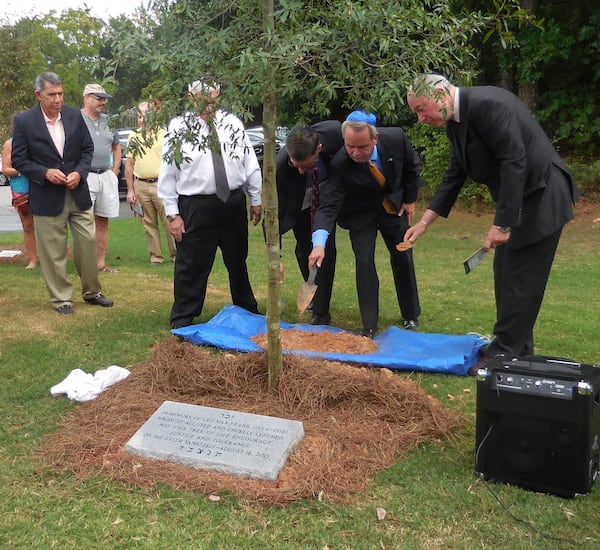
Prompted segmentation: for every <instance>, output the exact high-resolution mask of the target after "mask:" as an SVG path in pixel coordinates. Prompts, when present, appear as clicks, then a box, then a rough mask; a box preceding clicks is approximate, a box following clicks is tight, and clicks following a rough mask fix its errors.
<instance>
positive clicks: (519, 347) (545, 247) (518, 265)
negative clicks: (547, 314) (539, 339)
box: [486, 228, 562, 357]
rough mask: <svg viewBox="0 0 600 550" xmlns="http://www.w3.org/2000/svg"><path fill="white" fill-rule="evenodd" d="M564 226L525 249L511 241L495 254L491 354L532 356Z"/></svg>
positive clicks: (488, 350) (488, 351) (489, 348)
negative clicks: (494, 302) (535, 330)
mask: <svg viewBox="0 0 600 550" xmlns="http://www.w3.org/2000/svg"><path fill="white" fill-rule="evenodd" d="M561 233H562V228H561V229H559V230H558V231H555V232H554V233H552V234H550V235H548V236H547V237H545V238H543V239H541V240H539V241H536V242H535V243H532V244H529V245H527V246H524V247H522V248H518V249H514V248H512V247H511V246H510V241H508V243H507V244H506V245H504V246H499V247H498V248H496V250H495V253H494V291H495V295H496V324H495V325H494V340H493V341H492V342H491V343H490V345H489V346H488V347H487V350H486V354H487V355H489V356H490V357H493V356H494V355H498V354H501V353H502V354H504V355H507V356H523V355H533V353H534V349H533V327H534V325H535V321H536V319H537V316H538V313H539V311H540V307H541V305H542V300H543V298H544V292H545V290H546V284H547V282H548V277H549V275H550V268H551V267H552V262H553V261H554V256H555V254H556V249H557V247H558V241H559V239H560V235H561Z"/></svg>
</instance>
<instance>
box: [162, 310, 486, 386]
mask: <svg viewBox="0 0 600 550" xmlns="http://www.w3.org/2000/svg"><path fill="white" fill-rule="evenodd" d="M280 326H281V328H282V329H284V330H285V329H297V330H305V331H308V332H324V331H328V332H333V333H336V332H347V331H344V330H343V329H340V328H336V327H330V326H325V325H319V326H313V325H307V324H296V325H292V324H290V323H286V322H285V321H281V324H280ZM266 331H267V322H266V317H265V316H264V315H258V314H256V313H250V312H248V311H246V310H245V309H243V308H240V307H237V306H232V305H229V306H225V307H224V308H223V309H222V310H221V311H220V312H219V313H218V314H217V315H215V316H214V317H213V318H212V319H211V320H210V321H208V322H207V323H204V324H199V325H190V326H188V327H183V328H178V329H174V330H172V331H171V332H172V333H173V334H175V335H176V336H179V337H180V338H183V339H184V340H186V341H188V342H191V343H192V344H196V345H200V346H214V347H217V348H220V349H224V350H230V351H243V352H251V351H262V348H261V347H259V346H258V345H257V344H255V343H254V342H253V341H252V340H251V338H252V337H253V336H256V335H258V334H264V333H265V332H266ZM375 342H377V344H379V350H378V351H377V352H376V353H368V354H362V355H358V354H349V353H321V352H315V351H302V350H284V353H286V354H288V353H289V354H294V355H301V356H303V357H311V358H319V359H327V360H330V361H343V362H345V363H360V364H363V365H369V366H373V367H385V368H388V369H397V370H410V371H427V372H439V373H445V374H456V375H459V376H466V375H467V374H468V371H469V368H470V367H472V366H473V365H475V364H476V363H477V354H478V351H479V349H480V348H481V347H483V346H485V345H486V344H487V343H488V341H487V340H486V339H484V338H482V337H481V336H478V335H476V334H467V335H464V336H460V335H449V334H426V333H422V332H413V331H410V330H401V329H399V328H398V327H390V328H389V329H387V330H386V331H384V332H382V333H381V334H378V335H377V336H376V337H375Z"/></svg>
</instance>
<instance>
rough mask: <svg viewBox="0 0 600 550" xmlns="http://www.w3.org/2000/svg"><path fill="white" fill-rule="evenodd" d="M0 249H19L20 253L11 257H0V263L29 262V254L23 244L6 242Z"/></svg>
mask: <svg viewBox="0 0 600 550" xmlns="http://www.w3.org/2000/svg"><path fill="white" fill-rule="evenodd" d="M0 250H19V251H20V252H21V254H18V255H17V256H12V257H11V258H0V265H1V264H25V265H27V264H28V263H29V256H28V255H27V253H26V252H25V247H24V246H23V244H8V245H3V246H0Z"/></svg>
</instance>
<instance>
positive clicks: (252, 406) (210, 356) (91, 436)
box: [41, 338, 459, 504]
mask: <svg viewBox="0 0 600 550" xmlns="http://www.w3.org/2000/svg"><path fill="white" fill-rule="evenodd" d="M267 380H268V374H267V357H266V354H264V353H249V354H231V353H218V354H215V353H214V352H211V351H209V350H207V349H205V348H201V347H198V346H194V345H192V344H189V343H186V342H184V343H179V342H178V341H177V339H176V338H169V339H168V340H166V341H165V342H162V343H159V344H158V345H157V346H155V347H154V348H153V350H152V353H151V356H150V358H149V359H148V360H147V361H146V362H144V363H141V364H140V365H138V366H136V367H135V368H134V369H133V370H132V372H131V375H130V376H129V377H128V378H127V379H126V380H124V381H123V382H120V383H118V384H115V385H114V386H112V387H111V388H109V389H108V390H107V391H106V392H104V393H103V394H101V395H100V396H99V397H98V398H97V399H96V400H95V401H90V402H87V403H84V404H81V405H79V406H78V407H77V409H76V410H74V411H73V412H72V413H71V414H69V415H68V416H67V417H66V418H65V419H64V421H63V424H62V428H61V429H60V430H59V431H58V432H57V433H55V434H53V435H52V436H51V437H50V438H49V439H48V440H47V441H46V442H45V443H44V444H43V446H42V448H41V453H42V456H43V457H44V458H45V459H46V460H49V462H50V464H51V466H53V467H59V468H66V469H69V470H72V471H74V472H75V473H76V475H78V476H79V477H81V478H86V477H91V476H95V475H98V474H104V475H106V476H109V477H111V478H114V479H117V480H122V481H124V482H128V483H135V484H138V485H141V486H147V487H152V486H155V485H156V484H159V483H164V484H169V485H171V486H173V487H176V488H180V489H192V490H196V491H199V492H202V493H205V494H216V493H219V492H231V493H234V494H236V495H238V496H239V497H245V498H250V499H253V500H255V501H257V502H261V503H264V504H285V503H288V502H293V501H297V500H300V499H305V498H314V497H315V496H317V495H318V496H319V497H321V498H326V499H330V500H332V501H337V502H344V501H348V500H349V498H350V497H351V496H352V495H353V494H356V493H359V492H361V491H363V490H364V489H365V488H366V487H367V485H368V483H369V482H370V480H371V478H372V476H373V475H374V474H375V473H376V472H378V471H381V470H384V469H385V468H387V467H389V466H390V465H391V464H392V463H394V462H395V461H396V460H397V459H398V457H399V456H400V455H401V454H402V453H406V452H407V451H409V450H411V449H414V448H415V447H416V446H417V445H419V444H420V443H422V442H424V441H431V440H435V439H437V438H440V437H442V436H444V435H446V434H448V432H449V431H450V430H451V429H452V428H453V427H455V426H457V425H458V423H459V418H458V415H457V414H456V413H455V412H454V411H451V410H448V409H446V408H445V407H443V406H442V405H441V404H440V403H439V402H438V401H437V400H436V399H434V398H433V397H431V396H429V395H428V394H426V393H425V392H424V391H423V390H422V389H420V388H419V387H418V386H417V385H416V384H415V383H414V382H412V381H411V380H408V379H406V378H403V377H401V376H397V375H395V374H394V373H392V372H391V371H389V370H387V369H371V368H364V367H353V366H348V365H345V364H341V363H336V362H326V361H319V360H312V359H303V358H299V357H294V356H285V357H284V369H283V372H282V374H281V378H280V383H279V388H278V391H277V392H276V393H270V392H269V391H268V389H267ZM165 400H170V401H178V402H185V403H191V404H196V405H203V406H207V407H218V408H223V409H229V410H236V411H241V412H247V413H254V414H262V415H269V416H275V417H280V418H288V419H293V420H300V421H302V422H303V424H304V431H305V437H304V439H303V440H302V442H301V443H300V444H299V445H298V446H296V448H295V449H294V450H293V451H292V452H291V453H290V455H289V457H288V460H287V462H286V464H285V465H284V467H283V469H282V471H281V473H280V474H279V477H278V479H277V480H276V481H264V480H254V479H246V478H241V477H238V476H233V475H230V474H224V473H217V472H213V471H206V470H196V469H193V468H190V467H186V466H182V465H179V464H174V463H170V462H166V461H159V460H150V459H146V458H143V457H140V456H136V455H133V454H130V453H128V452H126V451H125V450H124V446H125V444H126V443H127V441H128V440H129V439H130V438H131V437H132V436H133V434H134V433H135V432H136V431H137V430H138V429H139V428H140V426H141V425H142V424H143V423H144V422H145V421H146V420H147V419H148V418H149V417H150V416H151V415H152V414H153V413H154V412H155V410H156V409H157V408H158V407H159V406H160V405H161V404H162V403H163V401H165Z"/></svg>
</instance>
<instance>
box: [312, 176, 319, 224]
mask: <svg viewBox="0 0 600 550" xmlns="http://www.w3.org/2000/svg"><path fill="white" fill-rule="evenodd" d="M317 208H319V180H318V178H317V167H316V166H315V167H314V168H313V170H312V182H311V186H310V225H311V228H312V229H313V230H314V228H315V214H316V213H317Z"/></svg>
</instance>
